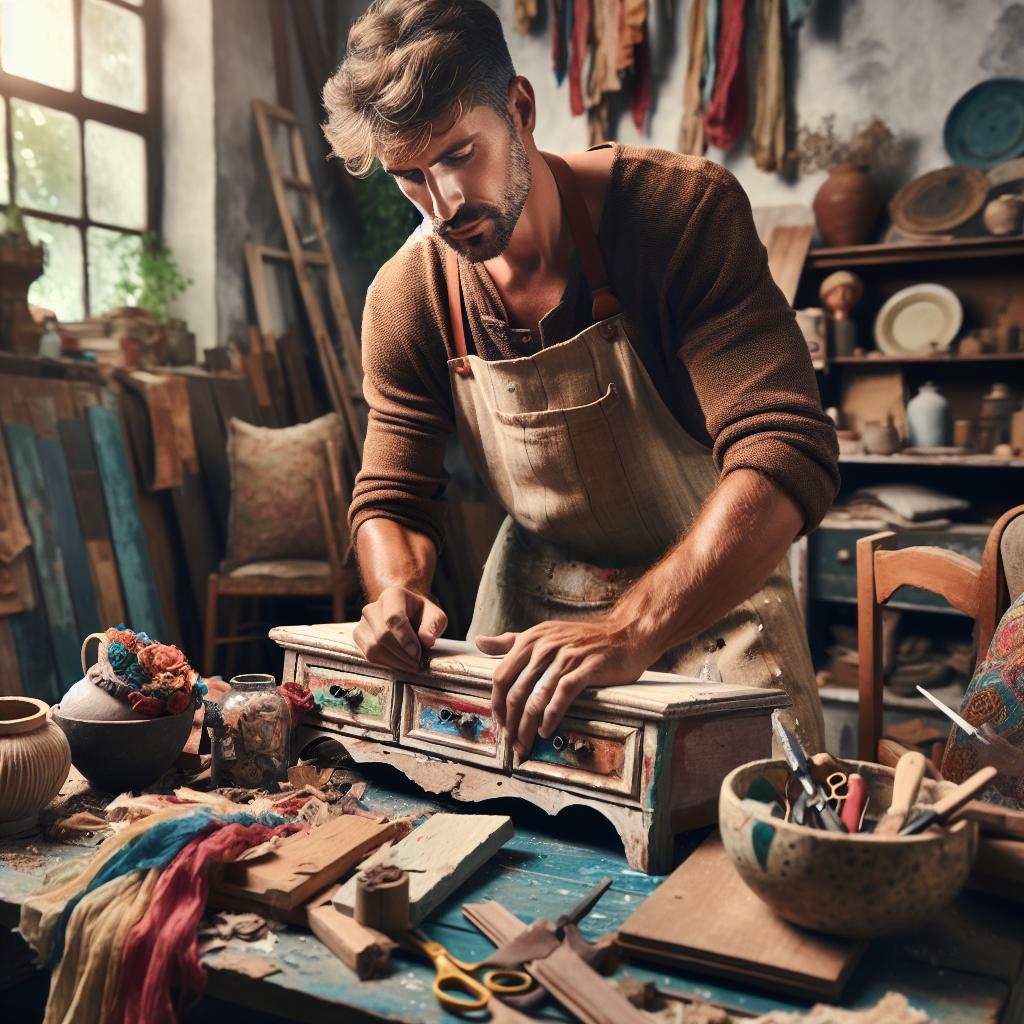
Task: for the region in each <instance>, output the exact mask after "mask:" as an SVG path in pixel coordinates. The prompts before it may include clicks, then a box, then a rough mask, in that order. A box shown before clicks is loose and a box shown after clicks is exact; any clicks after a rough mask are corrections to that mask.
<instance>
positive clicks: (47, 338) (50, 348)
mask: <svg viewBox="0 0 1024 1024" xmlns="http://www.w3.org/2000/svg"><path fill="white" fill-rule="evenodd" d="M63 351H64V342H63V340H62V338H61V336H60V331H58V330H57V321H56V319H55V318H54V317H52V316H48V317H47V318H46V319H45V320H44V321H43V333H42V335H41V336H40V338H39V354H40V355H41V356H43V357H44V358H45V359H60V357H61V354H62V353H63Z"/></svg>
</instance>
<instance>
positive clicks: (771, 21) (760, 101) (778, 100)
mask: <svg viewBox="0 0 1024 1024" xmlns="http://www.w3.org/2000/svg"><path fill="white" fill-rule="evenodd" d="M757 30H758V32H757V34H758V39H759V40H760V48H761V50H760V54H759V57H758V65H757V89H756V90H755V95H756V101H755V103H754V126H753V129H752V131H751V137H750V149H751V153H752V155H753V157H754V163H755V164H757V166H758V167H759V168H760V169H761V170H762V171H782V170H783V169H784V168H785V165H786V72H785V67H784V66H783V63H782V8H781V0H757Z"/></svg>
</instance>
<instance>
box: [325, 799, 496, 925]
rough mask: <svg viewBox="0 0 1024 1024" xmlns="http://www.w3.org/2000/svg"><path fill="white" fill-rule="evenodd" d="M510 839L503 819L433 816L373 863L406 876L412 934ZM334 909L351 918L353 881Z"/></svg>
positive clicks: (473, 815) (472, 815)
mask: <svg viewBox="0 0 1024 1024" xmlns="http://www.w3.org/2000/svg"><path fill="white" fill-rule="evenodd" d="M512 834H513V828H512V819H511V818H509V817H508V816H506V815H504V814H435V815H434V816H433V817H431V818H429V819H428V820H427V821H425V822H424V823H423V824H422V825H420V826H419V828H415V829H413V830H412V832H410V833H409V835H407V836H406V837H405V838H404V839H403V840H402V841H401V842H400V843H396V844H395V845H394V846H393V847H392V848H391V849H390V850H389V851H387V854H386V856H385V855H384V854H383V853H382V854H381V855H380V856H379V857H376V858H374V861H379V862H380V863H386V864H393V865H394V866H395V867H399V868H404V869H405V870H406V871H408V872H409V922H410V925H411V927H413V928H415V927H416V926H417V925H418V924H419V923H420V922H421V921H422V920H423V919H424V918H425V917H426V916H427V915H428V914H429V913H430V912H431V911H432V910H433V909H434V908H435V907H437V906H438V905H439V904H441V903H442V902H444V900H446V899H447V898H448V897H449V896H450V895H451V894H452V893H453V892H455V890H456V889H458V887H459V886H460V885H462V883H463V882H465V881H466V880H467V879H468V878H470V877H472V875H473V874H474V873H475V872H476V871H477V870H478V869H479V868H481V867H482V866H483V865H484V864H486V863H487V861H489V860H490V859H491V857H493V856H494V854H496V853H497V852H498V850H500V849H501V847H502V846H504V845H505V843H507V842H508V841H509V840H510V839H511V838H512ZM361 868H362V866H361ZM334 905H335V906H336V907H337V908H338V909H339V910H340V911H341V912H342V913H344V914H348V915H350V916H352V915H354V914H355V906H356V880H355V878H351V879H349V881H348V882H347V883H346V884H345V885H343V886H342V887H341V889H340V890H339V891H338V894H337V895H336V896H335V897H334Z"/></svg>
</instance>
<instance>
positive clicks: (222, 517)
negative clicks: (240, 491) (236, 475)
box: [186, 375, 231, 551]
mask: <svg viewBox="0 0 1024 1024" xmlns="http://www.w3.org/2000/svg"><path fill="white" fill-rule="evenodd" d="M186 383H187V385H188V401H189V407H190V408H191V410H192V430H193V432H194V434H195V439H196V451H197V452H198V454H199V475H200V478H201V480H202V484H203V489H204V491H205V492H206V497H207V501H208V504H209V508H210V511H211V517H212V522H213V527H214V535H215V537H216V540H217V549H218V550H219V551H223V550H224V545H225V539H226V537H227V528H228V506H229V505H230V502H231V477H230V471H229V469H228V453H227V441H226V437H225V434H224V424H223V422H222V421H221V418H220V413H219V412H218V411H217V403H216V400H215V399H214V395H213V386H212V383H211V378H209V377H201V376H198V375H196V376H191V375H190V376H189V377H188V378H187V380H186Z"/></svg>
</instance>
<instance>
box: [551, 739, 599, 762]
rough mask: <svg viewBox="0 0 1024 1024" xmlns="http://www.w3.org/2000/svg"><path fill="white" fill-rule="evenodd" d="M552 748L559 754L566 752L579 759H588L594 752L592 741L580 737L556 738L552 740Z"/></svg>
mask: <svg viewBox="0 0 1024 1024" xmlns="http://www.w3.org/2000/svg"><path fill="white" fill-rule="evenodd" d="M551 746H553V747H554V748H555V750H557V751H559V752H561V751H563V750H564V751H566V752H568V753H570V754H575V755H576V756H577V757H586V756H589V755H590V754H592V753H593V752H594V745H593V744H592V743H591V742H590V740H587V739H583V738H582V737H580V736H569V737H565V736H554V737H552V740H551Z"/></svg>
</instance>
